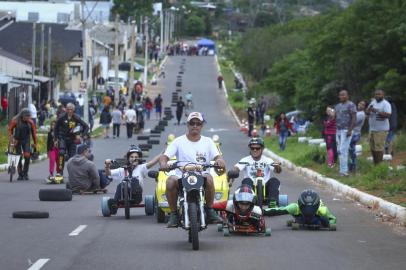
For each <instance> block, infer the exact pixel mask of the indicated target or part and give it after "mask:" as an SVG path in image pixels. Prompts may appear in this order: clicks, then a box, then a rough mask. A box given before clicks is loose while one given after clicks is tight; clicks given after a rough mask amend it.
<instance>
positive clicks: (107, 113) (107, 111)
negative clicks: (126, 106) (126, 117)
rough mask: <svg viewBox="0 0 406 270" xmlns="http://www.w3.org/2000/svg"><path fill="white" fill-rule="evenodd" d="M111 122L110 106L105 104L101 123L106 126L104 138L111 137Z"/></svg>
mask: <svg viewBox="0 0 406 270" xmlns="http://www.w3.org/2000/svg"><path fill="white" fill-rule="evenodd" d="M110 124H111V113H110V108H109V107H108V106H104V108H103V110H102V112H101V114H100V125H102V127H103V128H104V138H105V139H107V138H109V130H110Z"/></svg>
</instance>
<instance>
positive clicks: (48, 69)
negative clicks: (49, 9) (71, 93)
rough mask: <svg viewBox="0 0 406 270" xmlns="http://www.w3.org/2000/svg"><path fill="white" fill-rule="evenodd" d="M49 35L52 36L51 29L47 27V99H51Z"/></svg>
mask: <svg viewBox="0 0 406 270" xmlns="http://www.w3.org/2000/svg"><path fill="white" fill-rule="evenodd" d="M51 34H52V28H51V27H48V59H47V60H48V61H47V62H48V65H47V75H48V78H49V81H48V99H51V97H52V94H51V89H52V88H51V86H52V83H53V82H52V81H51V49H52V48H51Z"/></svg>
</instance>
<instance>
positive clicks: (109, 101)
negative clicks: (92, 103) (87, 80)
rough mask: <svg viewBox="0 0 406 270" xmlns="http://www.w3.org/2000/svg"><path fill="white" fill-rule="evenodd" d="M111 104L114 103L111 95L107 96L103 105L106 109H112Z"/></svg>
mask: <svg viewBox="0 0 406 270" xmlns="http://www.w3.org/2000/svg"><path fill="white" fill-rule="evenodd" d="M111 103H112V99H111V97H110V96H109V95H105V96H104V97H103V105H104V107H110V105H111Z"/></svg>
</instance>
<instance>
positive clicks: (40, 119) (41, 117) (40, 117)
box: [38, 106, 47, 128]
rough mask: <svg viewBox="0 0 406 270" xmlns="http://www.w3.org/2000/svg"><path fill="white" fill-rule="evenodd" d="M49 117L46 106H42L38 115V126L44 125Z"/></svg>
mask: <svg viewBox="0 0 406 270" xmlns="http://www.w3.org/2000/svg"><path fill="white" fill-rule="evenodd" d="M46 118H47V112H46V110H45V106H42V107H41V108H40V111H39V115H38V127H39V128H41V127H43V126H44V122H45V119H46Z"/></svg>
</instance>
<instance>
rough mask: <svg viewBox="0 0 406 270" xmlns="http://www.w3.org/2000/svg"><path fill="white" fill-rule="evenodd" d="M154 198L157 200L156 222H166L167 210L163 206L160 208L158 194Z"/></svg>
mask: <svg viewBox="0 0 406 270" xmlns="http://www.w3.org/2000/svg"><path fill="white" fill-rule="evenodd" d="M154 200H155V215H156V222H158V223H164V222H165V216H166V215H165V212H164V211H162V209H161V208H159V206H158V200H157V198H156V196H154Z"/></svg>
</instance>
